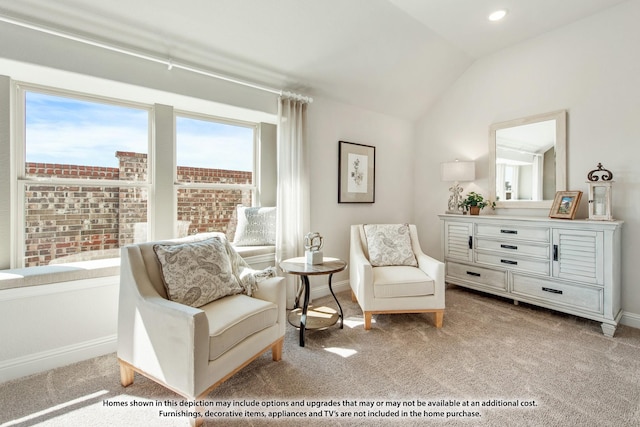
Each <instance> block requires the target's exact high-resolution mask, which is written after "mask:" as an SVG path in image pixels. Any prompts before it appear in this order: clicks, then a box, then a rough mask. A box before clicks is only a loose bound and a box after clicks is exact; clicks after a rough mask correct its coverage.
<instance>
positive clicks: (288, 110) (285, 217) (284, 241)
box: [276, 96, 311, 308]
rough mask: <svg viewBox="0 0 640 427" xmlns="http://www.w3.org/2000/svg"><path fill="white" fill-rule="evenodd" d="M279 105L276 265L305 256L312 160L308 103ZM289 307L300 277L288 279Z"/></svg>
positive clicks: (284, 100) (285, 99)
mask: <svg viewBox="0 0 640 427" xmlns="http://www.w3.org/2000/svg"><path fill="white" fill-rule="evenodd" d="M278 102H279V104H278V190H277V207H278V209H277V219H276V221H277V222H276V223H277V226H276V231H277V233H276V265H278V264H280V262H281V261H283V260H285V259H287V258H292V257H298V256H304V236H305V235H306V234H307V233H308V232H309V231H311V230H309V224H310V222H309V212H310V210H311V202H310V195H309V191H310V188H309V160H308V150H307V143H306V140H305V139H306V110H307V104H306V102H303V101H300V100H296V99H292V98H288V97H285V96H282V97H280V99H279V101H278ZM285 278H286V281H287V306H288V307H289V308H291V307H292V306H293V301H294V298H295V290H296V288H297V281H298V280H299V278H298V276H293V275H285Z"/></svg>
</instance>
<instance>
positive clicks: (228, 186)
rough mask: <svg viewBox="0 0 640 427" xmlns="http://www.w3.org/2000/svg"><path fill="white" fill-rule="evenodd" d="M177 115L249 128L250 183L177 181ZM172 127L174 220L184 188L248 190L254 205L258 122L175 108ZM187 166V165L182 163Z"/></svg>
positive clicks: (258, 151)
mask: <svg viewBox="0 0 640 427" xmlns="http://www.w3.org/2000/svg"><path fill="white" fill-rule="evenodd" d="M178 117H180V118H186V119H193V120H203V121H207V122H212V123H220V124H224V125H230V126H237V127H243V128H247V129H251V130H252V133H253V138H252V139H253V141H252V151H253V162H252V170H251V174H252V179H251V182H252V183H251V184H225V183H192V182H180V181H178V154H177V152H178V125H177V120H178ZM173 128H174V136H173V193H174V197H175V200H176V203H175V205H174V207H173V211H174V215H175V220H176V221H177V218H178V202H177V201H178V193H179V191H180V190H185V189H203V190H241V191H250V192H251V205H252V206H256V204H257V203H258V201H259V200H260V195H259V189H260V143H259V137H260V132H259V131H260V125H259V123H253V122H248V121H243V120H234V119H229V118H222V117H218V116H214V115H209V114H203V113H197V112H191V111H185V110H177V109H174V112H173ZM182 166H187V167H188V165H182Z"/></svg>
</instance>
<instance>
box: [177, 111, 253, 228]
mask: <svg viewBox="0 0 640 427" xmlns="http://www.w3.org/2000/svg"><path fill="white" fill-rule="evenodd" d="M255 152H256V125H255V124H248V123H242V122H229V121H221V120H220V119H213V118H209V117H203V116H188V115H186V114H181V115H176V165H177V167H176V171H175V173H176V183H177V199H178V205H177V218H178V227H179V229H180V230H181V232H182V233H192V234H193V233H202V232H209V231H220V232H223V233H226V234H227V236H228V237H229V239H233V234H234V232H235V228H236V227H235V225H236V207H237V206H238V205H244V206H251V205H252V204H253V202H254V201H255V197H256V188H257V186H256V173H255V169H256V167H255V165H256V156H255Z"/></svg>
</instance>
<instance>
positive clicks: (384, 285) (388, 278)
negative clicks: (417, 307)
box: [373, 266, 435, 298]
mask: <svg viewBox="0 0 640 427" xmlns="http://www.w3.org/2000/svg"><path fill="white" fill-rule="evenodd" d="M434 292H435V282H434V280H433V279H432V278H431V277H429V276H428V275H427V274H426V273H425V272H424V271H422V270H420V269H419V268H416V267H407V266H390V267H374V268H373V295H374V297H375V298H396V297H415V296H424V295H433V294H434Z"/></svg>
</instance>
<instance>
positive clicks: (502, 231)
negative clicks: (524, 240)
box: [500, 230, 518, 234]
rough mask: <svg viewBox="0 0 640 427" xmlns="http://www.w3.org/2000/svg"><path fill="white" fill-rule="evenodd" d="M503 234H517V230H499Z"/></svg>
mask: <svg viewBox="0 0 640 427" xmlns="http://www.w3.org/2000/svg"><path fill="white" fill-rule="evenodd" d="M500 232H501V233H504V234H518V230H500Z"/></svg>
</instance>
